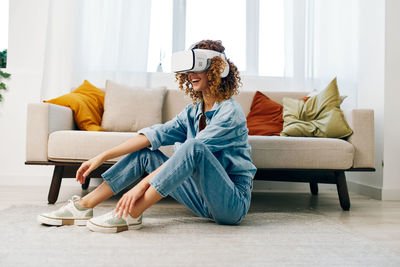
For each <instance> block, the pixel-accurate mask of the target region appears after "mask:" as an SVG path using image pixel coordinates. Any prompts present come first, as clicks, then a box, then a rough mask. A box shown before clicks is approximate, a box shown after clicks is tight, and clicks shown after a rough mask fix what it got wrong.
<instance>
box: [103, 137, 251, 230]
mask: <svg viewBox="0 0 400 267" xmlns="http://www.w3.org/2000/svg"><path fill="white" fill-rule="evenodd" d="M167 160H168V162H167V163H166V164H165V165H164V167H163V168H162V169H161V171H160V172H159V173H157V174H156V175H155V176H154V177H153V178H152V179H151V180H150V181H149V183H150V185H151V186H152V187H153V188H154V189H155V190H156V191H157V192H158V193H159V194H160V195H162V196H163V197H166V196H168V195H169V196H171V197H173V198H174V199H176V200H177V201H178V202H180V203H181V204H183V205H185V206H186V207H188V208H189V209H190V210H192V211H193V212H194V213H195V214H197V215H198V216H200V217H205V218H210V219H212V220H214V221H215V222H217V223H218V224H237V223H239V222H240V221H241V220H242V219H243V218H244V216H246V214H247V211H248V209H249V206H250V200H251V189H252V177H248V176H232V175H231V176H228V174H227V173H226V171H225V169H224V168H223V167H222V165H221V164H220V163H219V161H218V160H217V158H216V157H215V156H214V155H213V154H212V152H211V151H210V150H209V149H208V148H207V147H206V146H205V145H204V144H203V143H201V142H199V141H197V140H196V139H190V140H187V141H186V142H185V143H184V144H182V145H181V146H180V147H179V149H178V150H177V151H176V152H175V153H174V154H173V155H172V157H171V158H170V159H168V157H167V156H165V155H164V154H163V153H162V152H161V151H159V150H155V151H151V150H149V149H147V148H145V149H142V150H139V151H136V152H133V153H131V154H128V155H127V156H125V157H124V158H123V159H121V160H120V161H119V162H117V163H116V164H115V165H114V166H113V167H111V168H110V169H109V170H107V171H106V172H105V173H103V174H102V177H103V179H104V180H105V181H106V182H107V184H108V185H109V186H110V188H111V190H112V191H113V193H114V194H118V193H119V192H120V191H121V190H123V189H124V188H126V187H127V186H129V185H130V184H132V183H133V182H135V181H136V180H137V179H139V178H140V177H142V176H143V174H144V173H145V172H146V173H151V172H153V171H154V170H156V169H157V168H158V167H159V166H160V165H162V164H163V163H164V162H166V161H167Z"/></svg>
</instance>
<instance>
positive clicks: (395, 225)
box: [0, 186, 400, 252]
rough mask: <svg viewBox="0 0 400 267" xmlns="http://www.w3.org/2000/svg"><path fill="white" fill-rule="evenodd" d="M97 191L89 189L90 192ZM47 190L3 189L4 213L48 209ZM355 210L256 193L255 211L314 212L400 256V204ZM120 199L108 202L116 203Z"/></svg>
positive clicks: (66, 189)
mask: <svg viewBox="0 0 400 267" xmlns="http://www.w3.org/2000/svg"><path fill="white" fill-rule="evenodd" d="M90 190H93V188H92V187H91V188H89V191H90ZM47 193H48V187H46V186H1V187H0V210H4V209H7V208H9V207H11V206H13V205H23V204H30V205H47ZM85 194H87V191H82V190H81V189H80V187H79V186H62V187H61V190H60V196H59V198H58V202H65V201H67V200H68V199H69V198H70V197H71V196H72V195H85ZM350 199H351V208H350V211H349V212H346V211H342V209H341V208H340V206H339V202H338V197H337V193H336V191H333V190H332V191H322V192H320V193H319V195H318V196H311V194H310V193H309V192H304V193H279V192H268V193H254V194H253V198H252V204H251V210H250V212H251V211H259V210H261V211H262V210H269V211H271V210H273V211H291V210H292V211H298V210H302V209H307V210H312V211H313V212H315V213H318V214H322V215H324V216H325V217H326V218H328V219H330V220H335V221H337V222H340V223H342V224H343V225H344V226H346V227H347V228H348V229H349V230H351V231H353V232H354V233H358V234H361V235H363V236H364V237H367V238H369V239H372V240H374V241H376V242H378V243H379V244H382V246H386V247H389V248H391V249H393V250H395V251H397V252H400V201H378V200H374V199H369V198H367V197H364V196H360V195H357V194H354V193H350ZM117 200H118V197H113V198H111V199H109V200H107V202H109V203H116V202H117ZM162 201H164V202H169V203H170V204H171V205H180V204H179V203H176V202H175V201H174V200H173V199H164V200H162Z"/></svg>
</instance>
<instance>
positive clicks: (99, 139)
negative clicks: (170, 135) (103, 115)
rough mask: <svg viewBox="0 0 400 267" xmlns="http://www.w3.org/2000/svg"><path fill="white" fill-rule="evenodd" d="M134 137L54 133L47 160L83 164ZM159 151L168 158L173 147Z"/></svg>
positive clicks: (121, 134) (69, 132)
mask: <svg viewBox="0 0 400 267" xmlns="http://www.w3.org/2000/svg"><path fill="white" fill-rule="evenodd" d="M135 135H137V133H135V132H85V131H74V130H67V131H56V132H53V133H51V134H50V135H49V142H48V158H49V160H52V161H59V162H83V161H86V160H88V159H91V158H93V157H94V156H96V155H98V154H100V153H102V152H104V151H106V150H108V149H110V148H113V147H115V146H117V145H119V144H121V143H123V142H125V141H126V140H128V139H129V138H131V137H133V136H135ZM160 150H161V151H162V152H163V153H165V154H166V155H169V156H170V155H172V152H173V146H168V147H163V148H162V149H160ZM119 159H121V157H119V158H115V159H111V160H109V162H116V161H118V160H119Z"/></svg>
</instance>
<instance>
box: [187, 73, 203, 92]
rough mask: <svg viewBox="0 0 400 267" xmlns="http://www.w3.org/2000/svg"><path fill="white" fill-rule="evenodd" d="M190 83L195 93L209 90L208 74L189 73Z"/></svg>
mask: <svg viewBox="0 0 400 267" xmlns="http://www.w3.org/2000/svg"><path fill="white" fill-rule="evenodd" d="M188 78H189V81H190V83H191V84H192V86H193V90H195V91H204V90H206V89H207V88H208V78H207V73H206V72H200V73H194V72H191V73H189V77H188Z"/></svg>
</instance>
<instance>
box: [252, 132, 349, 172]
mask: <svg viewBox="0 0 400 267" xmlns="http://www.w3.org/2000/svg"><path fill="white" fill-rule="evenodd" d="M249 143H250V145H251V147H252V154H251V157H252V159H253V163H254V165H256V167H257V168H275V169H280V168H283V169H288V168H290V169H335V170H346V169H349V168H350V167H352V166H353V158H354V147H353V145H352V144H350V143H349V142H347V141H344V140H341V139H333V138H319V137H283V136H249Z"/></svg>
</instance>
